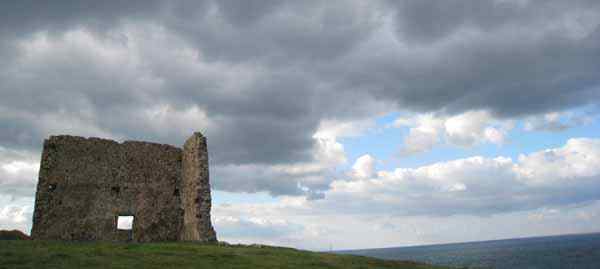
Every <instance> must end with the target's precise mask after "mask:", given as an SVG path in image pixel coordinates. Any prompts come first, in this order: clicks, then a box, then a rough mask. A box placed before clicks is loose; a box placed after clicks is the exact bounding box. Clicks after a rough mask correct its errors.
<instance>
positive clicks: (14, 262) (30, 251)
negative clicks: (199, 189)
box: [0, 240, 440, 269]
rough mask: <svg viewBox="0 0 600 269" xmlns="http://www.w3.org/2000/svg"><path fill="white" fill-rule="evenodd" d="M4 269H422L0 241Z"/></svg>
mask: <svg viewBox="0 0 600 269" xmlns="http://www.w3.org/2000/svg"><path fill="white" fill-rule="evenodd" d="M0 268H177V269H183V268H303V269H304V268H344V269H346V268H406V269H408V268H420V269H434V268H440V267H433V266H428V265H422V264H416V263H412V262H394V261H383V260H377V259H372V258H366V257H359V256H350V255H337V254H330V253H317V252H309V251H300V250H295V249H290V248H278V247H257V246H237V245H235V246H234V245H232V246H226V245H202V244H194V243H153V244H124V243H105V242H102V243H83V242H56V241H55V242H51V241H16V240H5V241H0Z"/></svg>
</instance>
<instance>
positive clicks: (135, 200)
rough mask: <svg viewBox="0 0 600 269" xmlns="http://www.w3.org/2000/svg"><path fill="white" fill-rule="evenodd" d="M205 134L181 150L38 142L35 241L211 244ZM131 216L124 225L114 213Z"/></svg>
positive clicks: (73, 140)
mask: <svg viewBox="0 0 600 269" xmlns="http://www.w3.org/2000/svg"><path fill="white" fill-rule="evenodd" d="M210 209H211V196H210V184H209V174H208V152H207V146H206V138H205V137H204V136H202V134H200V133H194V134H193V135H192V136H191V137H190V138H189V139H187V140H186V142H185V144H184V146H183V148H178V147H174V146H170V145H164V144H157V143H149V142H139V141H125V142H123V143H118V142H116V141H112V140H107V139H100V138H83V137H77V136H68V135H60V136H51V137H50V138H49V139H47V140H45V141H44V149H43V152H42V159H41V164H40V172H39V181H38V185H37V192H36V197H35V211H34V214H33V227H32V230H31V236H32V238H33V239H43V240H102V241H134V242H156V241H202V242H212V241H216V240H217V239H216V234H215V231H214V229H213V226H212V224H211V220H210ZM122 216H128V217H129V218H133V223H131V229H130V230H122V229H120V227H118V223H119V217H122Z"/></svg>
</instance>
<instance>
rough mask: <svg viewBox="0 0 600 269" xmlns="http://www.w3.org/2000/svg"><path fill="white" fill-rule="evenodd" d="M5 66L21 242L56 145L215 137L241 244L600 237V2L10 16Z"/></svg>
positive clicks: (263, 5)
mask: <svg viewBox="0 0 600 269" xmlns="http://www.w3.org/2000/svg"><path fill="white" fill-rule="evenodd" d="M0 59H2V61H1V64H0V229H13V228H16V229H22V230H25V231H27V232H28V231H29V229H30V228H31V215H32V211H33V200H34V193H35V186H36V182H37V172H38V168H39V159H40V151H41V146H42V141H43V139H44V138H46V137H48V136H49V135H52V134H72V135H80V136H96V137H107V138H112V139H115V140H119V141H123V140H148V141H155V142H160V143H169V144H174V145H180V144H182V142H183V140H184V139H185V138H186V137H187V136H189V135H190V134H191V133H192V132H193V131H196V130H199V131H201V132H203V133H204V134H205V135H206V136H207V138H208V143H209V151H210V162H211V163H210V165H211V166H210V170H211V171H210V172H211V183H212V188H213V222H214V224H215V226H216V229H217V233H218V236H219V239H221V240H225V241H229V242H242V243H252V242H256V243H265V244H277V245H286V246H293V247H298V248H306V249H315V250H318V249H329V248H330V247H331V248H335V249H349V248H370V247H388V246H403V245H415V244H431V243H443V242H457V241H472V240H487V239H497V238H510V237H520V236H534V235H549V234H562V233H582V232H598V231H600V230H598V228H597V224H598V223H600V136H599V134H600V119H598V117H599V115H600V107H599V105H600V2H599V1H595V0H571V1H562V0H486V1H481V0H460V1H459V0H456V1H455V0H449V1H433V0H431V1H430V0H414V1H412V0H406V1H385V0H373V1H331V0H328V1H311V0H308V1H283V0H282V1H272V0H264V1H249V0H248V1H234V0H231V1H230V0H221V1H212V0H206V1H199V0H194V1H187V0H182V1H169V2H167V1H147V0H144V1H137V0H136V1H75V0H73V1H71V0H62V1H32V0H19V1H1V3H0Z"/></svg>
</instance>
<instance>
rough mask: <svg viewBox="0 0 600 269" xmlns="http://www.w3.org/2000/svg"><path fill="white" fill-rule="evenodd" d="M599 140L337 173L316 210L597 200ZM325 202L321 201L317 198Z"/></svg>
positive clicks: (502, 206)
mask: <svg viewBox="0 0 600 269" xmlns="http://www.w3.org/2000/svg"><path fill="white" fill-rule="evenodd" d="M598 163H600V140H598V139H589V138H575V139H569V140H568V141H567V143H566V144H565V145H564V146H563V147H560V148H555V149H548V150H544V151H539V152H534V153H531V154H527V155H521V156H519V158H518V160H517V161H516V162H515V161H513V160H512V159H511V158H506V157H497V158H485V157H479V156H476V157H471V158H466V159H457V160H452V161H447V162H440V163H435V164H431V165H426V166H421V167H417V168H397V169H395V170H392V171H378V172H377V177H372V178H369V179H364V180H361V181H352V180H349V179H338V180H336V181H334V182H332V183H331V189H330V190H328V191H327V192H325V196H326V199H325V201H315V204H314V205H315V207H314V208H313V209H315V210H319V209H323V208H330V209H331V210H333V208H336V210H339V208H340V207H343V208H344V210H346V211H349V212H357V213H358V212H376V211H379V212H389V213H392V214H399V215H452V214H474V215H481V214H483V215H485V214H495V213H502V212H511V211H519V210H527V209H534V208H538V207H542V206H552V205H568V204H578V203H582V202H586V201H593V200H597V199H600V167H599V166H598V165H597V164H598ZM319 203H320V204H319Z"/></svg>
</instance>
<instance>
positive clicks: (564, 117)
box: [524, 111, 595, 132]
mask: <svg viewBox="0 0 600 269" xmlns="http://www.w3.org/2000/svg"><path fill="white" fill-rule="evenodd" d="M594 120H595V118H594V116H592V115H590V114H586V113H582V112H579V113H577V112H569V111H567V112H549V113H546V114H542V115H536V116H531V117H528V118H527V119H525V123H524V129H525V130H526V131H546V132H560V131H564V130H566V129H569V128H573V127H576V126H581V125H588V124H591V123H592V122H593V121H594Z"/></svg>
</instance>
